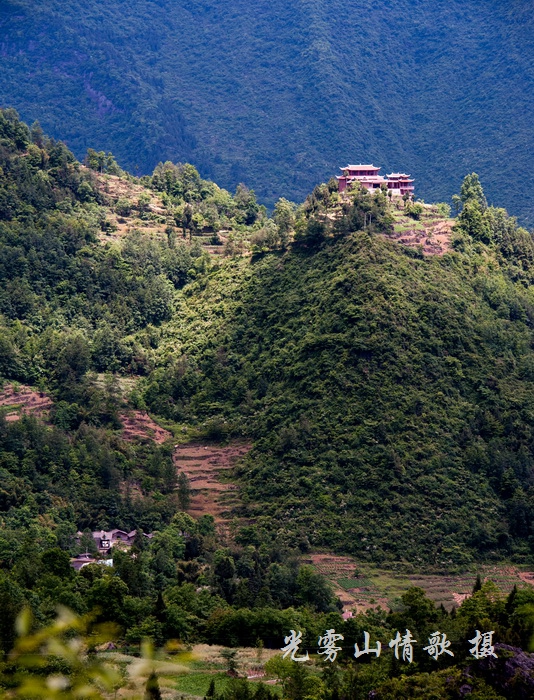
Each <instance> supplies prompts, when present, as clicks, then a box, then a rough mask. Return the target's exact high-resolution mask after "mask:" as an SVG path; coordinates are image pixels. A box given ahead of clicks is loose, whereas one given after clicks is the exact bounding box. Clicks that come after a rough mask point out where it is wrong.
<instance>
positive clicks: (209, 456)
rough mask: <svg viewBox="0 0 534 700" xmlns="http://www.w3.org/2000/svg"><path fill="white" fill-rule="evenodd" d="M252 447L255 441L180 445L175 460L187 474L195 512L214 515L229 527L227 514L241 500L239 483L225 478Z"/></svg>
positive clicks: (220, 526)
mask: <svg viewBox="0 0 534 700" xmlns="http://www.w3.org/2000/svg"><path fill="white" fill-rule="evenodd" d="M250 448H251V445H250V444H249V443H244V442H234V443H232V444H230V445H227V446H224V447H220V446H215V445H201V444H199V443H187V444H185V445H177V446H176V449H175V451H174V463H175V464H176V467H177V469H178V470H179V471H183V472H184V474H185V475H186V476H187V478H188V479H189V483H190V486H191V502H190V506H189V513H190V514H191V515H193V516H195V517H200V516H201V515H213V517H214V518H215V522H216V523H217V524H218V526H219V530H222V531H224V530H226V527H227V523H228V517H225V516H226V514H227V512H228V511H229V510H230V509H231V508H232V507H233V506H234V505H236V504H237V503H238V498H237V493H236V489H237V487H236V486H235V484H232V483H230V482H229V481H226V480H225V472H228V471H229V470H230V469H232V468H233V467H234V466H235V465H236V464H237V463H238V462H239V460H240V459H242V458H243V457H244V456H245V455H246V454H247V452H248V451H249V450H250Z"/></svg>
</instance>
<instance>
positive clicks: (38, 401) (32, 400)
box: [0, 384, 52, 422]
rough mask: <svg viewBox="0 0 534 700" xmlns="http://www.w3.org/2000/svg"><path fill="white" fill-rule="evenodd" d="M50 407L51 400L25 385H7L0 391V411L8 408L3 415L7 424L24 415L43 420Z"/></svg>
mask: <svg viewBox="0 0 534 700" xmlns="http://www.w3.org/2000/svg"><path fill="white" fill-rule="evenodd" d="M51 406H52V399H51V398H50V397H49V396H46V394H44V393H42V392H39V391H36V390H35V389H32V388H31V387H29V386H26V385H25V384H22V385H17V384H7V385H6V386H5V387H4V388H3V389H2V391H0V409H2V408H4V409H5V408H6V407H9V408H11V410H8V411H7V412H6V413H5V414H4V415H5V420H6V421H7V422H14V421H17V420H19V418H20V417H21V416H22V415H24V414H26V415H33V416H36V417H37V418H45V417H47V416H48V411H49V410H50V407H51Z"/></svg>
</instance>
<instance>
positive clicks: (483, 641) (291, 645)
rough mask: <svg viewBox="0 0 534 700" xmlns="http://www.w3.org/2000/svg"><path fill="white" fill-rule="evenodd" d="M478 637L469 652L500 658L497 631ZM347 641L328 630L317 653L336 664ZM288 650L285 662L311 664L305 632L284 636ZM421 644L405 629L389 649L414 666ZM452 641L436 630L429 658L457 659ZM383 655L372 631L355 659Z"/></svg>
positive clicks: (356, 649)
mask: <svg viewBox="0 0 534 700" xmlns="http://www.w3.org/2000/svg"><path fill="white" fill-rule="evenodd" d="M475 632H476V634H475V636H474V637H473V639H470V640H469V643H470V644H473V646H472V647H471V648H470V649H469V653H470V654H471V656H474V657H475V659H482V658H484V657H486V656H493V657H495V658H497V654H496V653H495V648H494V646H493V634H494V632H493V631H491V632H480V630H475ZM343 641H344V637H343V635H342V634H337V633H336V631H335V630H334V629H329V630H325V633H324V634H322V635H319V639H318V642H317V646H318V647H319V650H318V651H317V654H319V656H322V657H323V661H330V662H333V661H335V660H336V658H337V655H338V653H339V652H340V651H343V647H342V646H339V644H340V643H341V642H343ZM284 642H285V645H286V646H285V647H282V648H281V649H280V651H283V652H284V653H283V655H282V658H283V659H285V658H286V657H287V656H289V658H290V659H291V660H292V661H309V658H310V657H309V653H308V652H307V651H306V654H305V655H300V656H299V655H298V654H299V653H300V644H301V642H302V632H301V631H299V632H296V631H295V630H290V634H289V635H288V636H287V637H284ZM415 644H418V641H417V639H414V637H413V635H412V633H411V632H410V630H408V629H407V630H405V632H404V634H401V633H400V632H399V631H397V633H396V635H395V637H394V638H393V639H390V640H389V643H388V646H389V648H390V649H392V651H393V654H394V656H395V658H396V659H399V660H400V659H401V658H402V661H404V662H406V663H409V664H411V663H413V660H414V645H415ZM450 647H451V641H450V640H449V639H447V635H446V634H445V633H444V632H440V631H439V630H436V631H435V632H431V633H430V636H429V637H428V644H427V646H425V647H423V651H426V652H427V654H428V655H429V656H431V657H432V658H433V659H434V660H435V661H437V660H438V659H439V657H440V656H442V655H443V654H447V655H448V656H454V653H453V652H452V651H451V650H450ZM381 652H382V642H381V641H380V640H376V642H374V643H373V644H371V635H370V634H369V632H364V633H363V645H362V647H361V648H360V646H359V644H358V642H356V643H355V644H354V657H355V658H356V659H358V658H360V656H364V655H367V654H374V656H375V658H378V657H379V656H380V654H381Z"/></svg>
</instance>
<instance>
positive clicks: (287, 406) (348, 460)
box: [144, 187, 534, 569]
mask: <svg viewBox="0 0 534 700" xmlns="http://www.w3.org/2000/svg"><path fill="white" fill-rule="evenodd" d="M322 192H323V195H324V197H325V198H326V199H325V198H323V199H321V198H320V197H318V196H317V193H314V195H312V196H311V197H310V198H308V200H307V202H306V203H305V205H304V206H303V212H304V218H303V219H298V221H297V223H296V237H295V245H294V246H293V248H292V249H291V250H290V251H289V252H287V253H285V254H283V255H281V254H275V255H266V256H263V257H258V258H257V259H256V260H255V261H254V262H253V264H252V265H250V264H249V263H248V261H244V260H238V261H235V262H233V263H230V264H228V265H226V266H224V267H223V268H221V269H220V270H217V271H214V272H213V273H212V274H210V275H209V276H208V277H207V278H204V279H202V280H200V281H198V282H196V283H193V284H192V285H190V286H189V287H188V288H187V290H185V294H184V296H183V297H182V299H181V301H180V316H181V317H182V318H185V319H187V323H180V324H177V323H175V322H172V321H171V322H170V323H169V324H167V326H166V334H167V337H166V339H165V340H164V342H163V343H162V346H161V349H160V357H161V358H162V360H163V361H162V362H161V363H158V364H160V366H159V367H157V368H156V369H155V370H154V372H153V373H152V374H151V375H150V376H149V377H148V378H147V380H146V389H145V393H144V396H145V400H146V402H147V405H149V406H150V407H151V409H152V410H153V411H154V412H157V413H159V414H160V415H163V416H165V417H167V418H172V419H174V420H177V421H194V422H197V424H202V423H204V422H206V421H209V422H210V423H211V424H212V423H213V421H219V423H220V425H224V426H226V428H225V430H226V432H227V433H233V434H245V435H252V436H254V437H255V444H254V449H253V451H252V452H251V453H250V455H249V457H248V460H247V462H246V464H245V466H244V467H243V468H241V470H240V471H239V472H238V476H239V477H240V479H241V486H242V494H243V500H244V503H245V505H244V507H243V509H242V510H241V515H243V516H246V517H254V518H255V521H256V525H257V526H264V527H267V528H274V529H275V530H276V531H277V532H280V528H282V530H288V531H290V532H294V533H299V537H300V538H301V539H302V540H303V541H306V542H309V543H310V544H311V545H312V546H317V545H320V546H323V547H327V548H329V549H333V550H336V551H340V552H350V553H353V554H356V555H357V556H358V557H360V558H364V559H374V560H376V561H381V562H384V561H402V560H410V561H412V562H414V563H418V562H419V563H422V562H425V563H426V564H433V565H434V566H437V567H438V568H442V569H446V568H448V567H450V566H451V565H464V564H466V563H467V562H469V561H470V560H471V558H472V557H473V556H480V555H483V556H484V557H488V556H489V557H492V556H502V554H504V553H506V554H511V553H512V554H514V555H516V556H517V557H519V560H526V559H525V558H527V559H528V557H530V556H531V549H530V544H529V542H532V540H529V538H530V537H531V535H532V534H533V532H532V517H533V510H532V508H533V502H532V493H533V492H532V486H531V484H532V481H531V479H532V459H533V452H532V449H533V443H532V436H531V431H530V429H529V428H528V425H529V422H530V418H529V416H530V411H531V405H532V403H531V402H532V395H533V394H532V386H533V385H532V381H533V376H532V373H531V372H530V370H529V368H530V366H531V364H532V361H533V358H532V319H533V306H532V292H531V288H530V287H529V284H530V280H531V279H532V274H533V271H534V268H533V267H532V253H533V243H532V237H531V236H530V234H528V233H527V232H526V231H524V230H523V229H521V228H518V227H517V224H516V223H515V220H514V219H511V218H509V217H508V216H507V215H506V213H505V212H503V211H502V210H494V209H488V210H487V211H486V212H485V213H484V215H483V216H484V217H486V218H488V217H492V221H494V222H495V226H494V227H493V228H492V225H490V224H488V234H487V236H486V238H485V240H484V241H482V240H480V239H477V238H476V237H473V235H472V233H473V231H472V227H471V228H468V227H467V226H468V224H467V223H466V222H467V221H468V219H467V217H468V212H469V208H470V206H471V204H470V202H471V201H472V200H469V201H466V204H465V206H464V210H463V212H462V214H461V216H460V218H459V225H458V227H457V232H456V234H455V237H454V238H453V245H454V246H455V248H456V250H457V251H460V250H461V251H462V252H454V253H450V254H446V255H444V256H441V257H438V256H434V257H431V258H425V259H421V256H420V255H418V253H417V250H416V249H408V248H402V247H399V246H397V245H394V244H392V243H390V242H388V241H386V240H384V239H382V238H380V237H379V236H376V235H374V233H373V232H380V231H389V230H390V227H391V225H392V223H391V222H392V219H391V216H390V214H388V206H389V205H388V202H387V198H386V196H385V195H384V194H382V193H378V194H377V195H376V196H373V197H371V196H370V195H367V194H363V193H361V192H357V193H356V194H355V196H354V200H353V203H352V204H349V203H347V204H344V205H343V207H342V210H341V215H340V216H338V217H337V218H335V217H334V218H332V216H331V214H332V211H334V210H333V209H332V204H331V201H330V198H329V195H328V188H326V187H325V189H324V190H323V191H322ZM319 194H320V193H319ZM332 196H334V195H332ZM336 196H337V195H336ZM476 206H478V205H476ZM369 217H370V218H369ZM485 220H486V219H485ZM365 221H367V222H368V223H367V227H366V230H365V231H362V230H359V229H361V228H362V226H363V225H364V222H365ZM369 222H370V223H369ZM171 349H173V352H172V353H171ZM508 483H510V485H508Z"/></svg>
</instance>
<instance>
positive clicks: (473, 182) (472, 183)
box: [460, 173, 488, 211]
mask: <svg viewBox="0 0 534 700" xmlns="http://www.w3.org/2000/svg"><path fill="white" fill-rule="evenodd" d="M460 199H461V200H462V202H463V203H464V204H465V203H466V202H469V201H476V202H478V204H479V205H480V208H481V210H482V211H484V210H485V209H487V207H488V203H487V201H486V197H485V196H484V190H483V189H482V185H481V184H480V180H479V178H478V175H477V174H476V173H471V174H470V175H466V176H465V177H464V180H463V182H462V187H461V189H460Z"/></svg>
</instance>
